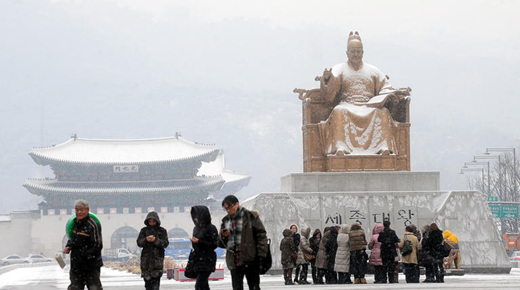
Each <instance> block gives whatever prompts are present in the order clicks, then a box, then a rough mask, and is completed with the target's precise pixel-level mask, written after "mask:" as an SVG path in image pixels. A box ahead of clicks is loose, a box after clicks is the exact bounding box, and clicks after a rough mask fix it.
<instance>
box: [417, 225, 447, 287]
mask: <svg viewBox="0 0 520 290" xmlns="http://www.w3.org/2000/svg"><path fill="white" fill-rule="evenodd" d="M442 241H443V237H442V231H441V230H440V229H439V227H438V226H437V224H436V223H432V224H431V225H430V232H429V233H428V237H427V238H426V240H425V241H424V243H423V245H422V246H423V249H425V250H426V251H428V253H429V254H430V255H431V256H432V257H433V276H434V277H435V281H432V282H437V283H444V265H443V260H444V256H443V255H442V254H441V252H440V247H442Z"/></svg>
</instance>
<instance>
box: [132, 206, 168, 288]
mask: <svg viewBox="0 0 520 290" xmlns="http://www.w3.org/2000/svg"><path fill="white" fill-rule="evenodd" d="M144 224H145V225H146V227H144V228H142V229H141V231H140V232H139V236H138V237H137V245H138V246H139V247H141V248H143V251H142V252H141V277H142V278H143V279H144V287H145V288H146V290H158V289H159V287H160V284H161V277H162V274H163V266H164V249H166V247H168V244H169V242H168V232H167V231H166V229H165V228H163V227H161V220H160V219H159V215H158V214H157V213H156V212H155V211H151V212H149V213H148V214H147V215H146V219H145V220H144Z"/></svg>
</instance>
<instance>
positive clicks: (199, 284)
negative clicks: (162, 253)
mask: <svg viewBox="0 0 520 290" xmlns="http://www.w3.org/2000/svg"><path fill="white" fill-rule="evenodd" d="M191 219H192V220H193V223H194V224H195V227H194V228H193V237H191V238H190V240H191V244H192V247H193V252H192V253H191V255H193V257H191V259H192V261H193V263H194V264H193V269H194V270H195V272H197V281H196V282H195V289H196V290H209V284H208V278H209V275H211V273H212V272H215V264H216V263H217V254H216V253H215V249H216V248H217V240H218V231H217V228H216V227H215V226H214V225H213V224H212V223H211V214H210V212H209V209H208V207H207V206H204V205H196V206H193V207H192V208H191Z"/></svg>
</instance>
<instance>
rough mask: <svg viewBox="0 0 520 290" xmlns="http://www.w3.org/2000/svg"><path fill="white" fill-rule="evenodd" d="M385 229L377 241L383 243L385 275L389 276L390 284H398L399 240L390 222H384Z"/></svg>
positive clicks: (382, 252) (382, 253) (382, 255)
mask: <svg viewBox="0 0 520 290" xmlns="http://www.w3.org/2000/svg"><path fill="white" fill-rule="evenodd" d="M383 226H384V229H383V231H381V232H380V233H379V237H378V238H377V240H378V241H379V242H380V243H381V259H382V260H383V274H384V275H385V283H386V276H387V274H388V283H397V281H396V280H395V263H396V262H395V257H397V249H396V245H397V243H398V242H399V238H398V237H397V235H396V234H395V231H394V230H392V229H391V228H390V221H389V220H386V221H384V222H383Z"/></svg>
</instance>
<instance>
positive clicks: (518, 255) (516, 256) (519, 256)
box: [509, 251, 520, 261]
mask: <svg viewBox="0 0 520 290" xmlns="http://www.w3.org/2000/svg"><path fill="white" fill-rule="evenodd" d="M509 260H510V261H520V251H514V252H513V253H512V254H511V256H510V257H509Z"/></svg>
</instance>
